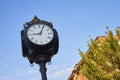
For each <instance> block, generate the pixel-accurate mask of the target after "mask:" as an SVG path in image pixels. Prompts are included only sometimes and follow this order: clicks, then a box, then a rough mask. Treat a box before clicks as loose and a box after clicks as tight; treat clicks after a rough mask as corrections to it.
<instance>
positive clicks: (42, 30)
mask: <svg viewBox="0 0 120 80" xmlns="http://www.w3.org/2000/svg"><path fill="white" fill-rule="evenodd" d="M43 29H44V26H43V27H42V29H41V31H40V35H41V34H42V31H43Z"/></svg>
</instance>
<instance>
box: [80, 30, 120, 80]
mask: <svg viewBox="0 0 120 80" xmlns="http://www.w3.org/2000/svg"><path fill="white" fill-rule="evenodd" d="M98 38H100V39H101V38H102V39H101V41H97V39H96V40H93V39H91V40H90V42H89V43H88V47H89V50H88V52H87V53H83V52H82V51H81V50H79V54H80V56H81V57H82V60H81V62H82V64H80V67H79V69H80V72H81V73H82V74H84V75H85V76H86V77H87V78H88V79H89V80H120V28H117V29H116V34H115V35H113V32H112V31H111V30H109V29H108V31H107V33H106V36H101V37H98Z"/></svg>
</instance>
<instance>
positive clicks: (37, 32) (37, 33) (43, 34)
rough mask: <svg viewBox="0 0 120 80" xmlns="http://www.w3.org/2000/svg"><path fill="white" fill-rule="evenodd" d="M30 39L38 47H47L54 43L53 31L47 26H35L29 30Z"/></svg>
mask: <svg viewBox="0 0 120 80" xmlns="http://www.w3.org/2000/svg"><path fill="white" fill-rule="evenodd" d="M27 36H28V39H29V40H30V41H31V42H33V43H34V44H37V45H45V44H48V43H49V42H51V41H52V39H53V37H54V33H53V30H52V29H51V28H50V27H49V26H48V25H45V24H34V25H32V26H30V27H29V28H28V30H27Z"/></svg>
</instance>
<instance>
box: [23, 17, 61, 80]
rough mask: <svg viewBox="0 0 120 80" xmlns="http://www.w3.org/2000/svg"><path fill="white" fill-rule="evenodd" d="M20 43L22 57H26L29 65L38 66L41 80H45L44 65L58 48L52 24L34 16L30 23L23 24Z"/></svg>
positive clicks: (55, 32)
mask: <svg viewBox="0 0 120 80" xmlns="http://www.w3.org/2000/svg"><path fill="white" fill-rule="evenodd" d="M21 43H22V55H23V57H26V58H27V59H28V60H29V62H30V64H33V63H36V64H38V65H39V66H40V72H41V76H42V80H47V75H46V71H47V68H46V63H48V62H51V59H52V57H53V56H54V55H55V54H57V52H58V48H59V39H58V33H57V31H56V29H54V28H53V25H52V23H51V22H47V21H44V20H40V19H38V17H37V16H35V17H34V18H33V20H32V21H30V22H26V23H25V24H24V29H23V30H21Z"/></svg>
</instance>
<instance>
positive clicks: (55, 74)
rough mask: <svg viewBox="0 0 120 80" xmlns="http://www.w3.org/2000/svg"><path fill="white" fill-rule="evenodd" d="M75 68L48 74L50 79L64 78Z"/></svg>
mask: <svg viewBox="0 0 120 80" xmlns="http://www.w3.org/2000/svg"><path fill="white" fill-rule="evenodd" d="M72 70H73V68H66V69H64V70H59V71H56V72H54V73H53V74H48V77H49V78H55V77H63V76H66V75H68V74H70V73H71V72H72Z"/></svg>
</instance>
